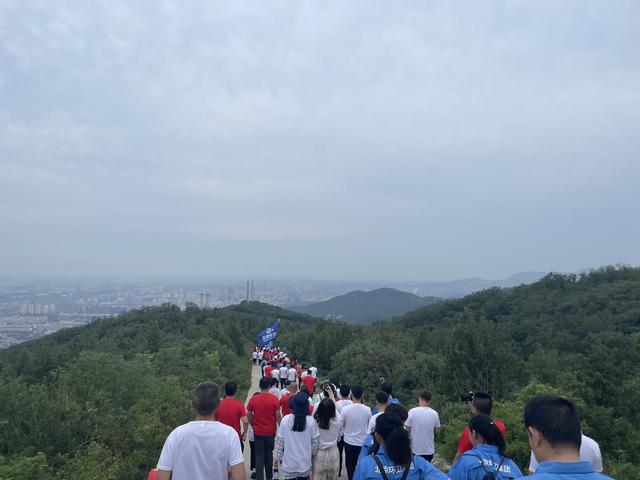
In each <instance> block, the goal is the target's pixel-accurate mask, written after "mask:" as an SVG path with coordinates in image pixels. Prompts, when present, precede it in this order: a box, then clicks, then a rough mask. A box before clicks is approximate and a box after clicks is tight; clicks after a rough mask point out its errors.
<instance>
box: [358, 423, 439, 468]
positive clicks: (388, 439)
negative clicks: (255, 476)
mask: <svg viewBox="0 0 640 480" xmlns="http://www.w3.org/2000/svg"><path fill="white" fill-rule="evenodd" d="M373 434H374V436H375V439H376V442H377V443H378V444H379V445H380V446H379V448H378V452H377V453H375V454H371V455H368V456H365V457H361V458H360V460H359V461H358V466H357V467H356V471H355V474H354V476H353V480H367V479H375V480H379V479H382V480H448V477H447V476H446V475H445V474H444V473H442V472H441V471H440V470H438V469H437V468H436V467H434V466H433V465H431V464H430V463H429V462H427V461H426V460H425V459H424V458H422V457H419V456H417V455H413V453H412V452H411V440H410V438H409V434H408V433H407V431H406V430H405V428H404V423H403V421H402V420H401V419H400V417H399V416H398V415H396V414H394V413H387V412H386V411H385V413H383V414H382V415H379V416H378V417H377V418H376V427H375V430H374V433H373Z"/></svg>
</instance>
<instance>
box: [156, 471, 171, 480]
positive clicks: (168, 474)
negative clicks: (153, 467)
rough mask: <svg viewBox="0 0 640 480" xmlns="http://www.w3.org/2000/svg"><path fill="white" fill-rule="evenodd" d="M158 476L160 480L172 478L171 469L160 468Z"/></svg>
mask: <svg viewBox="0 0 640 480" xmlns="http://www.w3.org/2000/svg"><path fill="white" fill-rule="evenodd" d="M156 478H157V479H158V480H171V471H167V470H158V476H157V477H156Z"/></svg>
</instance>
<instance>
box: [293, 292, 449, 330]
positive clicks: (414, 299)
mask: <svg viewBox="0 0 640 480" xmlns="http://www.w3.org/2000/svg"><path fill="white" fill-rule="evenodd" d="M439 300H440V298H438V297H420V296H418V295H414V294H413V293H409V292H403V291H400V290H396V289H395V288H378V289H376V290H372V291H370V292H364V291H361V290H356V291H353V292H348V293H345V294H344V295H339V296H337V297H333V298H330V299H329V300H326V301H324V302H318V303H312V304H309V305H302V306H291V307H288V308H289V309H290V310H293V311H294V312H299V313H306V314H308V315H311V316H314V317H320V318H335V319H339V320H344V321H346V322H347V323H351V324H366V323H373V322H376V321H378V320H384V319H387V318H391V317H393V316H396V315H403V314H405V313H407V312H410V311H411V310H415V309H416V308H420V307H424V306H427V305H430V304H432V303H435V302H437V301H439Z"/></svg>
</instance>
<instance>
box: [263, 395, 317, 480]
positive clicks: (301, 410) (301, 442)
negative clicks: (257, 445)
mask: <svg viewBox="0 0 640 480" xmlns="http://www.w3.org/2000/svg"><path fill="white" fill-rule="evenodd" d="M289 407H291V409H292V410H293V413H292V414H289V415H286V416H285V417H284V418H283V419H282V422H280V427H279V428H278V433H277V434H276V444H275V448H274V450H273V464H274V466H275V465H276V464H277V463H278V462H280V461H281V462H282V467H281V468H280V476H279V478H280V480H287V479H294V478H301V477H302V478H307V477H308V476H309V475H310V474H311V467H312V463H311V459H312V457H313V456H314V455H315V454H316V452H317V451H318V446H319V444H320V432H319V431H318V425H317V424H316V421H315V420H314V419H313V418H312V417H311V416H309V397H308V396H307V394H306V393H304V392H300V393H298V394H296V396H294V397H291V398H290V399H289Z"/></svg>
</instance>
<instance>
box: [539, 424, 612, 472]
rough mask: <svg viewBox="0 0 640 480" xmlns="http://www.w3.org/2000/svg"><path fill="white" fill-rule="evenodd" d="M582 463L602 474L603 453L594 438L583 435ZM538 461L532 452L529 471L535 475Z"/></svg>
mask: <svg viewBox="0 0 640 480" xmlns="http://www.w3.org/2000/svg"><path fill="white" fill-rule="evenodd" d="M580 461H581V462H589V463H590V464H591V466H592V467H593V469H594V470H595V471H596V472H602V470H603V468H602V453H600V445H598V442H596V441H595V440H594V439H593V438H591V437H587V436H586V435H585V434H584V433H583V434H582V442H581V444H580ZM538 465H539V464H538V460H537V459H536V456H535V455H534V454H533V452H531V460H530V461H529V471H530V472H531V473H535V472H536V470H537V469H538Z"/></svg>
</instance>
